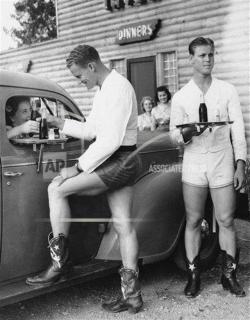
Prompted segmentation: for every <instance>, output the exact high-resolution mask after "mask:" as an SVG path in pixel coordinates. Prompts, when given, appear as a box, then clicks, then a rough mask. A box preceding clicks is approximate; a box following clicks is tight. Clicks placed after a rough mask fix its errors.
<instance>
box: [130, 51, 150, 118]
mask: <svg viewBox="0 0 250 320" xmlns="http://www.w3.org/2000/svg"><path fill="white" fill-rule="evenodd" d="M155 65H156V63H155V57H154V56H152V57H144V58H136V59H129V60H128V61H127V70H128V80H129V81H130V82H131V84H132V85H133V87H134V89H135V93H136V98H137V102H138V113H139V114H140V113H142V111H141V108H140V107H139V106H140V101H141V99H142V97H144V96H150V97H152V98H153V99H154V97H155V89H156V66H155Z"/></svg>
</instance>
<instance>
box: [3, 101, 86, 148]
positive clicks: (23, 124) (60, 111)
mask: <svg viewBox="0 0 250 320" xmlns="http://www.w3.org/2000/svg"><path fill="white" fill-rule="evenodd" d="M42 112H43V114H44V115H45V116H47V115H53V116H56V117H59V118H61V119H75V120H78V121H84V118H83V117H82V116H80V115H79V114H75V113H74V112H72V109H71V108H70V107H69V106H67V105H66V104H65V103H64V102H62V101H60V100H58V99H53V98H47V97H38V96H35V97H34V96H32V97H29V96H12V97H11V98H9V99H8V100H7V102H6V107H5V115H6V132H7V136H8V138H9V139H10V140H11V141H12V142H13V141H14V140H18V139H23V138H29V137H30V138H31V137H32V138H39V132H37V131H36V130H38V129H39V126H40V121H41V116H42ZM29 120H32V121H35V122H37V127H36V126H34V127H32V128H30V126H29V124H28V123H27V122H29ZM33 125H35V124H34V123H33ZM35 128H36V129H35ZM49 129H54V128H51V127H50V128H49ZM50 131H51V130H50ZM57 134H59V135H60V134H61V133H60V132H57ZM68 139H69V141H72V140H76V139H74V138H71V137H68ZM15 143H17V141H15Z"/></svg>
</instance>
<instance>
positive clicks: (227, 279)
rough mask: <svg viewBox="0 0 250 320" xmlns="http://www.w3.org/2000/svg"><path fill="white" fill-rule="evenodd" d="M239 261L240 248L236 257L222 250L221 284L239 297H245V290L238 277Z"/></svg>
mask: <svg viewBox="0 0 250 320" xmlns="http://www.w3.org/2000/svg"><path fill="white" fill-rule="evenodd" d="M238 262H239V250H237V253H236V256H235V259H234V258H233V257H232V256H230V255H229V254H227V252H226V251H224V250H222V275H221V284H222V286H223V289H224V290H229V291H230V292H231V293H232V294H235V295H236V296H237V297H244V296H245V295H246V294H245V291H244V290H243V288H242V287H241V286H240V284H239V283H238V281H237V279H236V271H237V267H238Z"/></svg>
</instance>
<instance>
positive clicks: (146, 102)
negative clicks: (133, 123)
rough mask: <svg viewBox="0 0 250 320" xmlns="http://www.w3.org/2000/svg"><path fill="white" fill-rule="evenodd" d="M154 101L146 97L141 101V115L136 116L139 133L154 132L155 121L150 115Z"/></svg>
mask: <svg viewBox="0 0 250 320" xmlns="http://www.w3.org/2000/svg"><path fill="white" fill-rule="evenodd" d="M153 106H154V101H153V99H152V98H151V97H149V96H146V97H143V98H142V100H141V109H142V111H143V113H142V114H141V115H139V116H138V129H139V131H143V130H149V131H154V130H155V128H156V120H155V117H154V116H153V115H152V112H151V111H152V108H153Z"/></svg>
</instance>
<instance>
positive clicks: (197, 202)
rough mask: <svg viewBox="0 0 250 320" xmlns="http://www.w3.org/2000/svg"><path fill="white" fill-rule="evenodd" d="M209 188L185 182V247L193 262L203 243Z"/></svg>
mask: <svg viewBox="0 0 250 320" xmlns="http://www.w3.org/2000/svg"><path fill="white" fill-rule="evenodd" d="M207 194H208V189H207V188H203V187H195V186H191V185H188V184H185V183H183V196H184V202H185V209H186V229H185V248H186V256H187V258H188V260H189V261H190V262H191V261H193V259H194V258H195V257H196V256H197V255H198V253H199V249H200V245H201V220H202V218H203V216H204V208H205V203H206V199H207Z"/></svg>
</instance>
